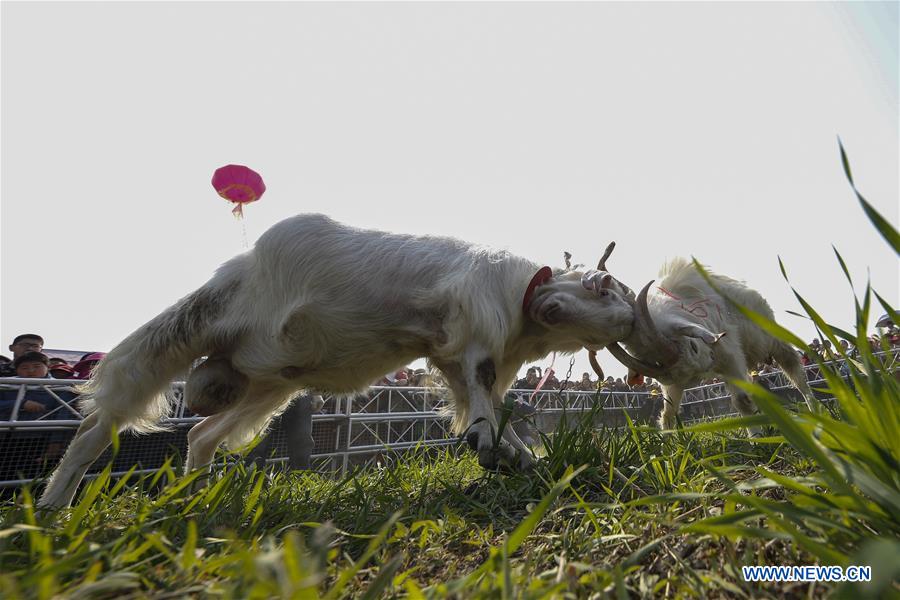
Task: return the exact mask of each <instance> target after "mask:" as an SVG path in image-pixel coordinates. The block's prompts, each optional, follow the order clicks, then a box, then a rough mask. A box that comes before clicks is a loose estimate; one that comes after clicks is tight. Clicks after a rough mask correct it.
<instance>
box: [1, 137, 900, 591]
mask: <svg viewBox="0 0 900 600" xmlns="http://www.w3.org/2000/svg"><path fill="white" fill-rule="evenodd" d="M841 151H842V159H843V161H844V166H845V171H846V173H847V176H848V179H849V180H850V181H851V184H852V179H850V170H849V163H848V161H847V160H846V156H845V155H844V154H843V148H842V149H841ZM853 189H854V192H855V193H856V194H857V197H858V199H859V201H860V203H861V205H862V207H863V210H864V211H865V212H866V214H867V215H869V217H870V218H871V219H872V221H873V224H874V225H875V227H876V228H877V229H878V231H879V233H880V234H881V235H882V237H884V239H885V240H886V241H887V242H888V243H889V245H891V246H892V247H893V248H894V251H895V252H897V251H898V248H897V232H896V231H895V230H894V229H893V228H892V227H891V226H890V224H889V223H887V221H885V220H884V219H883V218H881V217H880V215H878V214H877V212H875V211H874V209H873V208H872V207H871V205H869V204H868V203H867V202H865V200H864V199H863V198H862V196H861V195H860V194H859V192H858V191H857V190H856V187H855V185H854V188H853ZM835 254H836V256H837V259H838V261H839V262H840V264H841V266H842V268H843V270H844V272H845V274H846V276H847V280H848V282H849V283H850V287H851V289H852V290H854V292H853V293H854V297H855V300H856V310H855V328H853V329H852V330H843V329H840V328H837V327H834V326H831V325H829V324H828V323H826V322H825V321H824V320H823V319H821V317H820V316H819V315H818V314H817V313H816V311H815V310H814V309H813V307H811V306H810V305H809V304H808V303H807V302H806V301H805V299H804V298H803V297H802V296H801V295H800V294H799V293H798V294H797V299H798V302H799V303H800V305H801V306H803V308H804V311H805V313H806V315H807V316H808V318H810V319H811V320H812V321H813V323H814V324H815V326H816V328H817V330H818V331H819V333H820V335H821V336H822V337H824V338H826V339H830V340H831V341H832V343H833V345H834V347H835V348H839V345H838V343H837V341H838V339H839V338H844V339H848V340H850V341H851V342H853V343H854V344H856V345H857V346H858V347H859V348H860V350H861V353H860V356H859V357H857V358H853V359H849V357H845V358H848V360H849V363H848V364H849V365H850V376H849V381H847V380H845V379H843V378H841V377H840V376H839V374H838V373H835V372H834V371H833V370H831V367H829V365H826V364H820V369H821V370H822V372H823V374H824V376H825V378H826V386H825V387H826V389H827V391H828V392H829V393H830V395H831V396H833V397H834V398H835V399H836V400H835V401H834V402H832V403H831V404H828V405H823V406H819V407H818V409H817V410H816V411H815V412H809V411H807V410H806V409H805V407H804V408H802V409H800V410H797V411H796V412H794V411H792V410H788V409H786V408H785V407H784V406H783V405H782V404H781V402H780V401H779V400H778V399H777V398H775V397H773V396H772V395H771V394H770V393H768V392H767V391H766V390H764V389H762V388H760V387H757V386H752V385H745V384H741V385H743V386H744V387H745V389H746V390H747V392H748V393H750V394H751V395H752V396H753V397H754V398H755V399H756V401H757V403H758V405H759V406H760V409H761V414H760V415H758V416H755V417H750V418H739V419H725V420H721V421H716V422H710V423H703V424H699V425H695V426H691V427H688V428H684V429H678V430H676V431H670V432H660V431H657V430H655V429H653V428H649V427H638V426H635V425H633V424H630V423H629V427H627V428H624V429H619V430H608V429H601V430H597V429H595V428H594V426H593V415H591V414H587V415H583V416H581V417H579V416H578V415H571V416H570V418H569V419H568V420H565V421H563V422H562V423H561V424H560V427H559V428H558V430H557V431H556V432H555V433H554V434H553V435H551V436H548V437H545V438H544V440H543V441H544V446H545V448H544V454H545V455H544V457H543V458H542V460H541V461H540V462H539V463H538V465H537V466H536V468H535V469H534V471H533V472H531V473H528V474H512V475H510V474H501V473H486V472H484V471H483V470H481V469H480V468H479V467H478V466H477V464H476V462H475V460H474V458H473V456H472V455H471V454H469V453H467V452H464V451H462V450H456V449H449V450H448V449H445V450H441V451H438V452H435V451H433V450H432V451H426V450H421V451H418V452H412V453H408V454H406V455H404V456H403V457H396V458H393V459H391V460H389V463H388V465H387V466H385V467H383V468H369V469H365V470H359V471H356V472H354V473H352V474H350V475H349V476H347V477H345V478H343V479H335V478H331V477H327V476H322V475H316V474H307V473H284V472H275V473H266V472H259V471H255V470H252V469H251V470H247V469H246V468H245V467H244V466H243V465H241V464H238V465H236V466H232V467H227V468H225V469H221V470H217V471H216V472H214V474H213V476H212V477H211V478H210V479H209V481H208V482H207V483H208V485H206V486H205V487H200V489H199V491H192V488H193V487H197V484H198V482H197V481H195V480H196V479H197V477H198V476H197V475H193V476H191V477H186V478H185V477H179V476H178V475H177V474H176V469H175V468H174V467H168V466H167V467H166V468H164V469H162V470H161V471H160V472H159V473H157V474H156V475H154V476H153V477H142V478H137V477H133V478H123V479H119V480H111V479H110V478H109V470H108V469H107V471H105V472H104V473H103V475H101V476H100V477H99V478H98V479H96V480H94V481H93V482H92V483H90V484H89V485H87V486H85V487H84V489H82V491H81V493H80V495H79V497H78V499H77V502H76V504H75V505H74V506H73V507H72V508H71V509H67V510H65V511H60V512H58V513H51V514H37V513H36V512H35V510H34V508H33V499H32V495H31V491H30V489H27V488H26V489H22V490H20V491H19V493H18V495H17V496H16V497H15V498H13V499H12V500H10V501H6V502H4V503H2V504H0V597H2V598H19V597H22V598H54V597H70V598H120V597H133V598H144V597H149V598H181V597H222V598H318V597H324V598H329V599H331V598H382V597H388V598H390V597H408V598H411V599H417V598H444V597H454V598H460V599H463V598H465V599H467V598H605V597H615V598H637V597H647V596H658V597H684V598H816V597H821V596H824V595H833V596H836V597H845V598H900V386H898V381H897V379H896V378H895V376H894V374H892V373H890V372H886V370H885V368H884V365H882V364H881V363H880V362H879V359H878V358H877V357H876V356H875V355H874V354H873V353H872V352H871V351H870V350H869V347H868V344H867V343H866V342H865V337H866V326H867V323H868V322H869V320H870V319H869V315H870V312H871V310H872V307H873V304H874V302H873V296H874V298H876V299H877V300H878V302H879V303H880V304H881V305H882V307H883V308H884V309H885V310H888V312H889V313H890V314H892V315H893V316H894V318H895V320H896V318H897V315H896V313H894V312H893V310H892V308H891V307H890V306H888V305H887V304H886V303H885V302H883V301H882V300H881V298H880V296H878V295H877V294H875V293H874V292H873V291H872V290H871V288H870V286H869V285H868V284H867V285H866V286H865V288H864V290H863V291H862V293H861V294H860V296H859V297H856V295H855V288H854V285H853V282H852V281H851V279H850V274H849V272H848V271H847V269H846V267H845V266H844V262H843V259H842V258H841V256H840V253H838V252H837V250H835ZM781 269H782V273H783V274H784V276H785V279H787V271H786V269H785V268H784V265H781ZM745 314H746V315H747V316H748V317H749V318H751V319H753V320H754V321H756V322H757V323H758V324H759V325H760V326H761V327H763V328H765V329H766V330H768V331H769V332H770V333H771V334H772V335H774V336H776V337H778V338H780V339H783V340H785V341H788V342H790V343H793V344H795V345H797V346H799V347H805V344H804V343H803V341H802V340H801V339H800V338H799V337H797V336H795V335H794V334H792V333H791V332H789V331H787V330H785V329H783V328H781V327H779V326H778V325H776V324H774V323H772V322H769V321H767V320H766V319H765V318H763V317H761V316H760V315H756V314H753V313H751V312H749V311H745ZM812 355H813V354H812V353H810V356H812ZM749 424H754V425H766V426H769V427H770V428H771V431H772V434H771V436H770V437H768V438H764V439H757V440H756V441H755V442H754V443H751V442H749V441H748V440H746V439H745V438H744V437H743V428H744V427H746V426H747V425H749ZM192 484H193V485H192ZM807 564H820V565H832V564H836V565H843V566H849V565H870V566H871V567H872V570H873V581H872V582H871V583H867V584H844V585H841V584H825V583H777V584H776V583H746V582H744V581H743V578H742V577H741V566H744V565H807Z"/></svg>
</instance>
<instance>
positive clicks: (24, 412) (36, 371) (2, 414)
mask: <svg viewBox="0 0 900 600" xmlns="http://www.w3.org/2000/svg"><path fill="white" fill-rule="evenodd" d="M48 362H49V361H48V359H47V356H46V355H45V354H44V353H42V352H25V353H24V354H20V355H19V357H18V358H16V360H14V361H13V368H15V373H16V375H15V376H16V377H23V378H25V377H27V378H29V379H31V378H37V379H43V378H45V377H46V378H49V377H50V375H49V369H48ZM18 395H19V390H15V389H14V390H5V391H3V393H2V396H0V420H4V421H5V420H8V419H10V418H11V417H12V410H13V407H14V406H15V405H16V399H17V398H18ZM38 395H39V396H40V398H37V397H35V393H33V392H26V393H25V398H24V401H23V402H22V404H21V406H20V407H19V417H18V418H20V419H23V420H33V419H36V418H37V417H39V416H40V415H42V414H44V413H45V412H47V409H48V408H49V406H50V403H49V402H47V401H46V399H45V398H46V396H47V393H46V392H43V391H41V392H38Z"/></svg>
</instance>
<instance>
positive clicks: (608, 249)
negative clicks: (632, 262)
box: [597, 242, 616, 271]
mask: <svg viewBox="0 0 900 600" xmlns="http://www.w3.org/2000/svg"><path fill="white" fill-rule="evenodd" d="M615 249H616V243H615V242H610V243H609V246H607V247H606V251H605V252H604V253H603V256H602V257H601V258H600V262H598V263H597V270H598V271H605V270H606V259H607V258H609V255H610V254H612V251H613V250H615Z"/></svg>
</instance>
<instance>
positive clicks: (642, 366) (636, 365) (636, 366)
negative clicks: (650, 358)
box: [606, 342, 665, 379]
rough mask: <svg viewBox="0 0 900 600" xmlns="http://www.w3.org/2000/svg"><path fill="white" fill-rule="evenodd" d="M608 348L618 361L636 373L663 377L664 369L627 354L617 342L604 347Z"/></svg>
mask: <svg viewBox="0 0 900 600" xmlns="http://www.w3.org/2000/svg"><path fill="white" fill-rule="evenodd" d="M606 349H607V350H609V352H610V354H612V355H613V356H615V357H616V360H618V361H619V362H620V363H622V364H623V365H625V366H626V367H628V368H629V369H631V370H632V371H635V372H636V373H640V374H641V375H646V376H647V377H652V378H654V379H660V378H665V370H664V369H662V368H661V367H658V366H656V365H651V364H649V363H645V362H644V361H642V360H640V359H637V358H635V357H633V356H632V355H630V354H628V352H626V351H625V349H624V348H623V347H622V346H620V345H619V343H618V342H613V343H612V344H610V345H609V346H607V347H606Z"/></svg>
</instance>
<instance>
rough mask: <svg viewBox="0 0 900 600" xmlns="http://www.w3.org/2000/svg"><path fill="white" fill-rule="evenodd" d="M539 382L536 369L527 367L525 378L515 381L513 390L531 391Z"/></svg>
mask: <svg viewBox="0 0 900 600" xmlns="http://www.w3.org/2000/svg"><path fill="white" fill-rule="evenodd" d="M540 380H541V378H540V376H539V375H538V370H537V367H529V368H528V371H526V372H525V378H524V379H519V380H518V381H516V383H515V385H514V386H513V388H514V389H517V390H533V389H535V388H536V387H537V384H538V382H539V381H540Z"/></svg>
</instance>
